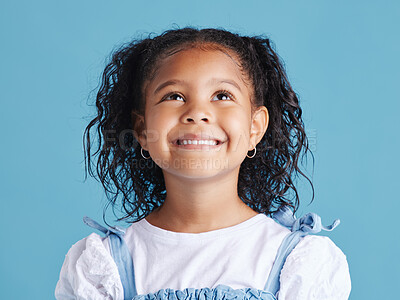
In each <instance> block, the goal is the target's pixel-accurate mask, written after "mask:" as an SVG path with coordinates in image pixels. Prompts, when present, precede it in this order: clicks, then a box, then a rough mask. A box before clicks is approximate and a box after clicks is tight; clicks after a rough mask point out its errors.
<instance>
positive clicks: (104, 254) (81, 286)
mask: <svg viewBox="0 0 400 300" xmlns="http://www.w3.org/2000/svg"><path fill="white" fill-rule="evenodd" d="M55 296H56V299H78V298H79V299H103V298H104V299H105V297H110V296H111V298H112V299H122V298H123V288H122V284H121V281H120V278H119V273H118V268H117V265H116V264H115V262H114V260H113V258H112V256H111V255H110V252H109V250H108V249H107V247H106V243H104V238H102V237H101V236H100V235H98V234H96V233H92V234H90V235H89V236H87V237H85V238H83V239H81V240H79V241H78V242H77V243H75V244H74V245H72V247H71V248H70V249H69V251H68V253H67V255H66V256H65V260H64V263H63V266H62V268H61V272H60V277H59V280H58V282H57V286H56V290H55Z"/></svg>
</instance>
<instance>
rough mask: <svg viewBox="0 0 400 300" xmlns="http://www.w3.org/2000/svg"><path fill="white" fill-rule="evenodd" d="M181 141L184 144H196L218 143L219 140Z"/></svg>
mask: <svg viewBox="0 0 400 300" xmlns="http://www.w3.org/2000/svg"><path fill="white" fill-rule="evenodd" d="M179 143H180V144H181V145H182V144H183V145H187V144H194V145H202V144H206V145H216V144H217V141H216V140H179Z"/></svg>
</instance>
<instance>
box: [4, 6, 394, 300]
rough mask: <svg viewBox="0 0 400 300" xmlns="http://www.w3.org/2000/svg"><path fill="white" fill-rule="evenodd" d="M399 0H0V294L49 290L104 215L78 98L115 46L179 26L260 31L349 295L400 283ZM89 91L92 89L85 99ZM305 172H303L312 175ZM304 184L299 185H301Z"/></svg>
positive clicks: (373, 293)
mask: <svg viewBox="0 0 400 300" xmlns="http://www.w3.org/2000/svg"><path fill="white" fill-rule="evenodd" d="M398 3H399V2H398V1H342V0H339V1H332V0H331V1H325V0H317V1H314V0H312V1H275V0H274V1H266V0H264V1H250V0H248V1H232V0H231V1H205V0H203V1H160V0H159V1H147V2H146V1H104V0H101V1H100V0H97V1H83V0H81V1H71V0H70V1H2V3H1V8H0V22H1V23H0V34H1V35H0V38H1V48H0V51H1V68H0V85H1V93H0V97H1V108H0V130H1V141H0V142H1V148H0V151H1V152H0V154H1V155H0V160H1V166H0V184H1V193H0V199H1V208H0V227H1V229H2V237H1V247H0V279H1V280H0V287H1V288H0V291H1V296H0V297H1V298H2V299H26V298H30V299H53V298H54V288H55V285H56V282H57V280H58V276H59V271H60V269H61V265H62V262H63V260H64V257H65V254H66V253H67V251H68V249H69V248H70V246H71V245H72V244H73V243H75V242H76V241H78V240H79V239H81V238H83V237H85V236H86V235H88V234H89V233H90V232H91V229H89V228H87V227H86V226H84V225H83V223H82V221H81V220H82V216H84V215H89V216H91V217H92V218H94V219H97V220H101V217H102V208H103V206H104V204H105V201H106V198H105V196H104V193H103V191H102V189H101V185H100V184H99V183H98V182H96V181H95V180H94V179H92V178H89V179H88V180H87V181H86V182H84V163H83V149H82V134H83V130H84V128H85V127H86V125H87V123H88V121H89V120H90V117H91V116H92V115H93V114H94V112H95V111H94V109H93V108H92V107H89V106H88V105H87V103H86V101H87V99H88V97H89V95H90V91H91V90H92V89H94V88H95V87H96V85H97V83H98V79H99V76H100V73H101V71H102V69H103V67H104V64H105V59H106V57H107V56H108V55H109V53H110V52H111V51H112V49H114V48H115V47H116V46H118V45H120V44H121V43H123V42H127V41H129V40H131V39H132V38H134V37H138V36H139V37H140V36H141V35H142V34H143V35H142V36H143V37H145V36H146V35H147V34H148V33H150V32H154V33H156V34H159V33H161V32H163V31H164V30H167V29H170V28H172V27H173V26H174V24H176V25H175V26H177V27H184V26H187V25H193V26H198V27H199V28H205V27H223V28H225V29H228V30H232V31H235V32H239V33H241V34H245V35H258V34H266V35H267V36H269V37H270V38H271V39H272V40H273V41H274V43H275V44H276V50H277V52H278V53H279V55H280V56H281V57H282V58H283V60H284V61H285V63H286V66H287V72H288V74H289V79H290V81H291V83H292V85H293V87H294V89H295V91H296V92H297V93H298V94H299V96H300V100H301V103H302V106H303V109H304V120H305V123H306V126H307V131H308V133H309V135H310V141H311V143H312V147H313V149H314V155H315V169H314V176H313V182H314V185H315V189H316V198H315V201H314V202H313V203H312V204H310V205H308V203H309V198H310V189H309V188H307V185H306V184H305V183H304V182H303V183H301V187H302V188H301V190H302V192H301V195H302V197H303V204H302V206H301V208H300V210H299V214H302V213H305V212H308V211H314V212H317V213H318V214H319V215H321V217H322V219H323V221H324V223H326V224H328V223H329V224H330V223H331V222H332V221H333V220H334V219H335V218H337V217H339V218H340V219H341V221H342V224H341V225H340V226H339V227H338V228H337V229H336V230H335V231H333V232H332V233H330V234H329V236H330V237H331V238H332V239H333V240H334V242H335V243H336V244H337V245H338V246H339V247H340V248H341V249H342V250H343V252H344V253H345V254H346V255H347V258H348V262H349V266H350V274H351V277H352V293H351V296H350V299H354V300H356V299H386V298H390V299H393V298H394V297H395V295H398V292H397V288H398V284H399V282H400V275H399V270H400V263H399V253H400V251H399V250H400V242H399V239H400V235H399V233H398V230H397V227H398V221H397V216H398V211H399V209H400V204H399V200H400V199H399V192H398V183H399V179H400V178H399V167H400V164H399V150H398V149H399V146H400V140H399V125H398V114H399V111H400V104H399V102H400V101H399V100H400V99H399V98H400V97H399V93H398V85H399V79H400V76H399V75H400V74H399V73H400V71H399V70H400V63H399V58H398V55H399V53H400V38H399V37H400V35H399V19H400V5H399V4H398ZM91 99H93V98H91ZM310 172H311V171H310ZM303 186H304V188H303Z"/></svg>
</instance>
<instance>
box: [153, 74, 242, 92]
mask: <svg viewBox="0 0 400 300" xmlns="http://www.w3.org/2000/svg"><path fill="white" fill-rule="evenodd" d="M219 83H227V84H230V85H233V86H234V87H235V88H237V89H238V90H239V91H240V92H241V91H242V90H241V88H240V86H239V85H238V84H237V83H236V82H235V81H234V80H231V79H223V78H211V79H210V80H209V81H208V83H207V84H219ZM174 84H185V81H184V80H178V79H173V80H168V81H166V82H164V83H162V84H160V85H159V86H158V87H157V88H156V89H155V90H154V95H155V94H157V93H158V92H159V91H161V90H162V89H163V88H165V87H166V86H169V85H174Z"/></svg>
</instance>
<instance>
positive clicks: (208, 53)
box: [135, 48, 268, 179]
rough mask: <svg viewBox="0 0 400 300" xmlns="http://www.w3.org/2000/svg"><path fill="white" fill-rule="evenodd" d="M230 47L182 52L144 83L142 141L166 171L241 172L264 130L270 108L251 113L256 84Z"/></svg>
mask: <svg viewBox="0 0 400 300" xmlns="http://www.w3.org/2000/svg"><path fill="white" fill-rule="evenodd" d="M226 52H227V53H229V55H228V54H227V53H225V52H222V51H219V50H202V49H198V48H191V49H186V50H182V51H179V52H177V53H175V54H173V55H172V56H169V57H167V58H165V59H163V60H162V61H161V63H160V64H159V67H158V69H157V70H156V74H155V76H154V77H153V79H152V80H151V81H149V82H147V84H146V85H145V98H146V107H145V116H144V121H143V120H141V121H142V124H141V125H140V126H142V127H140V126H139V127H136V126H135V128H143V126H144V128H143V129H144V130H143V132H142V134H141V135H139V137H138V140H139V142H140V144H141V146H142V147H143V149H145V150H147V151H149V153H150V156H151V158H152V159H153V161H154V162H155V163H156V164H157V165H158V166H160V167H161V168H162V170H163V173H164V176H168V174H171V175H172V174H174V175H176V176H181V177H185V178H192V179H194V178H198V179H200V178H203V179H205V178H211V177H214V176H217V175H218V174H224V173H227V172H233V171H234V172H239V168H240V164H241V163H242V161H243V160H244V159H245V158H246V154H247V152H248V151H250V150H253V149H254V147H255V146H256V145H257V143H258V142H259V141H260V140H261V138H262V137H263V135H264V133H265V131H266V129H267V125H268V112H267V109H266V108H265V107H264V106H262V107H260V108H259V109H258V110H257V111H256V112H254V114H253V115H252V113H251V103H250V97H251V95H252V90H253V89H252V87H251V86H250V83H249V81H248V80H247V78H245V77H244V75H243V74H242V73H241V70H240V69H239V66H238V65H237V63H238V60H237V58H236V56H235V55H234V54H232V53H230V52H228V51H226ZM139 122H140V119H139ZM143 123H144V124H143ZM136 125H138V123H136ZM215 142H217V145H214V143H215ZM203 143H205V144H203ZM207 143H211V145H208V144H207ZM252 153H253V152H251V154H252Z"/></svg>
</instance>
